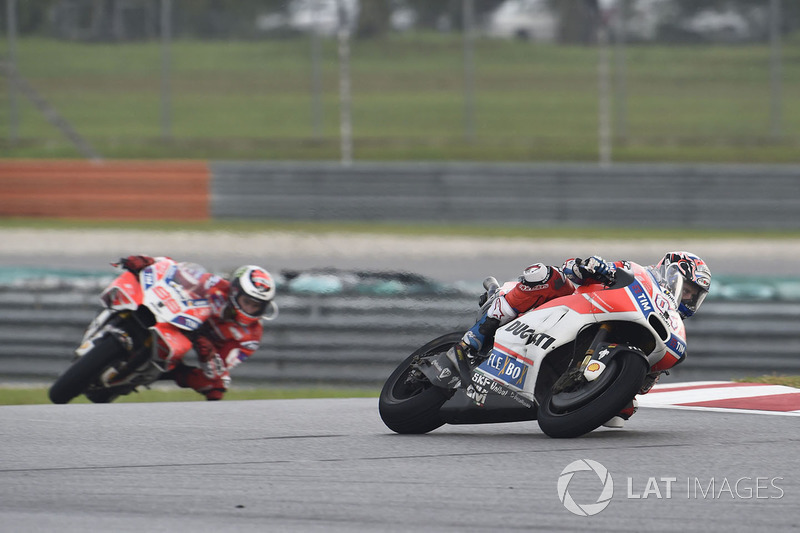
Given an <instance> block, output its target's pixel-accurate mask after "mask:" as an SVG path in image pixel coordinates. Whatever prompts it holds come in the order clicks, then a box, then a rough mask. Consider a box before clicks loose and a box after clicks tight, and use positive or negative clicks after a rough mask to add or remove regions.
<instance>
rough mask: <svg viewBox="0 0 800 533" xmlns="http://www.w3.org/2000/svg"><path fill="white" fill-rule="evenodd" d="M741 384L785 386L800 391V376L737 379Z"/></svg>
mask: <svg viewBox="0 0 800 533" xmlns="http://www.w3.org/2000/svg"><path fill="white" fill-rule="evenodd" d="M734 381H738V382H740V383H765V384H768V385H785V386H787V387H794V388H795V389H800V376H776V375H771V376H760V377H748V378H743V379H735V380H734Z"/></svg>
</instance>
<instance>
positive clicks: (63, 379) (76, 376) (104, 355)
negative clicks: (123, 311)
mask: <svg viewBox="0 0 800 533" xmlns="http://www.w3.org/2000/svg"><path fill="white" fill-rule="evenodd" d="M120 351H122V346H120V344H119V341H117V339H115V338H114V337H112V336H110V335H105V336H103V337H101V338H99V339H97V340H96V341H95V345H94V348H92V349H91V350H89V351H88V352H86V353H85V354H84V355H83V356H82V357H80V358H79V359H78V360H77V361H75V362H74V363H72V365H71V366H70V367H69V368H67V370H65V371H64V373H63V374H61V375H60V376H59V377H58V379H57V380H56V381H55V383H53V385H51V386H50V391H49V392H48V396H49V397H50V401H51V402H53V403H55V404H64V403H69V402H70V401H71V400H72V399H73V398H75V397H77V396H80V395H81V394H83V392H84V391H86V389H88V388H89V386H90V385H91V384H92V383H93V382H94V381H95V380H96V379H97V378H99V377H100V375H101V374H102V373H103V372H105V370H106V369H107V368H108V367H109V366H111V364H112V363H113V362H114V360H115V359H116V358H117V357H118V356H119V353H120Z"/></svg>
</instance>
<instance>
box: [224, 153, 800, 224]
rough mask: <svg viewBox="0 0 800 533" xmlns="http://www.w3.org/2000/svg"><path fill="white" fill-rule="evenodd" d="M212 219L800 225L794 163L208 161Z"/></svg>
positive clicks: (799, 181) (798, 171)
mask: <svg viewBox="0 0 800 533" xmlns="http://www.w3.org/2000/svg"><path fill="white" fill-rule="evenodd" d="M211 169H212V174H213V180H212V190H211V201H212V203H211V214H212V216H213V217H215V218H243V217H244V218H271V219H278V220H316V221H331V220H357V221H399V222H408V223H415V222H434V223H436V222H440V223H476V224H481V223H483V224H493V223H494V224H537V225H542V226H552V225H557V224H560V225H596V224H597V222H598V221H602V223H603V225H623V226H624V225H632V224H635V226H636V227H659V228H661V227H687V228H741V229H748V230H754V229H773V230H774V229H789V228H791V229H798V228H800V217H797V216H796V215H795V213H797V212H800V166H798V165H775V166H773V165H658V164H615V165H610V166H608V167H599V166H597V165H590V164H482V163H356V164H353V165H348V166H343V165H339V164H333V163H299V162H298V163H291V162H285V163H276V162H251V163H247V162H212V163H211Z"/></svg>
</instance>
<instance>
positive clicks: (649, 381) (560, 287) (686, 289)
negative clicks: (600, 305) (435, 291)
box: [448, 251, 711, 427]
mask: <svg viewBox="0 0 800 533" xmlns="http://www.w3.org/2000/svg"><path fill="white" fill-rule="evenodd" d="M624 265H625V262H624V261H617V262H615V263H608V262H606V261H604V260H603V259H602V258H601V257H600V256H596V255H594V256H591V257H589V258H588V259H586V260H582V259H580V258H572V259H567V260H566V261H565V262H564V264H563V265H562V266H561V267H560V268H558V267H554V266H549V265H545V264H544V263H536V264H533V265H531V266H529V267H528V268H526V269H525V270H523V272H522V275H521V276H520V277H519V278H518V280H517V282H516V284H515V285H514V286H513V287H512V288H511V289H510V290H508V291H506V292H505V294H501V295H500V296H498V297H497V298H496V299H495V300H494V301H493V302H492V304H491V306H490V307H489V309H488V310H487V311H486V312H485V313H484V314H483V315H482V316H481V317H480V318H479V319H478V321H477V322H476V323H475V325H474V326H472V327H471V328H470V329H469V330H467V332H466V333H465V334H464V337H463V338H462V339H461V341H460V342H459V343H458V344H456V345H455V346H453V347H452V348H451V349H450V351H449V352H448V357H449V358H450V359H451V360H452V361H453V362H454V364H456V365H457V366H458V361H459V360H461V361H466V360H467V359H472V358H474V357H475V356H476V354H477V353H478V352H480V350H481V349H482V348H483V346H484V344H485V342H486V341H487V340H489V341H490V342H492V339H493V337H494V334H495V332H496V331H497V329H498V328H500V326H503V325H505V324H507V323H509V322H511V321H512V320H513V319H515V318H516V317H517V316H519V315H521V314H523V313H526V312H528V311H530V310H531V309H534V308H536V307H539V306H541V305H542V304H544V303H546V302H549V301H550V300H553V299H555V298H558V297H561V296H568V295H570V294H573V293H574V292H575V290H576V289H577V287H579V286H583V285H589V284H592V283H603V284H608V283H609V282H611V281H613V277H612V274H613V271H614V270H615V269H616V268H619V267H624ZM671 265H672V266H671ZM648 270H649V271H650V272H651V274H652V275H653V277H654V278H655V279H656V281H658V282H661V281H662V280H664V277H665V276H667V275H680V276H682V277H683V283H682V284H681V285H682V290H681V295H680V296H678V295H676V300H678V304H679V307H678V311H679V312H680V315H681V317H682V318H683V319H686V318H688V317H690V316H692V315H693V314H694V313H695V312H696V311H697V309H698V308H699V307H700V305H701V304H702V303H703V300H704V299H705V297H706V295H707V294H708V290H709V288H710V286H711V271H710V270H709V269H708V266H707V265H706V263H705V262H704V261H703V260H702V259H700V257H698V256H697V255H695V254H692V253H690V252H685V251H676V252H668V253H667V254H665V255H664V257H663V258H662V259H661V260H660V261H659V262H658V263H657V264H656V265H653V266H650V267H648ZM673 286H674V285H673ZM659 376H660V374H659V373H654V374H652V375H651V374H648V376H647V378H646V379H645V383H644V384H643V386H642V389H641V390H640V392H639V393H640V394H646V393H647V392H649V390H650V389H651V388H652V386H653V385H654V384H655V383H656V381H657V380H658V378H659ZM635 411H636V403H635V400H634V402H632V404H631V405H629V406H628V407H627V408H625V409H624V410H623V411H622V412H621V413H620V414H619V416H618V417H614V418H613V419H611V420H610V421H608V422H607V423H606V424H605V425H607V426H609V427H622V424H623V423H624V420H627V419H628V418H630V416H631V415H633V413H634V412H635ZM617 418H619V420H615V419H617Z"/></svg>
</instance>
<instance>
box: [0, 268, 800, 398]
mask: <svg viewBox="0 0 800 533" xmlns="http://www.w3.org/2000/svg"><path fill="white" fill-rule="evenodd" d="M317 274H318V273H317ZM337 276H338V277H339V278H343V279H346V280H350V282H349V283H346V282H343V283H338V284H336V283H332V282H331V280H332V279H333V278H335V277H337ZM315 279H316V281H317V282H316V283H314V282H313V281H314V280H315ZM109 280H110V278H81V279H76V280H67V281H65V280H64V279H61V280H58V279H56V278H53V279H50V280H49V281H45V282H41V281H38V282H36V283H35V284H34V283H32V282H30V281H22V282H19V281H17V282H13V283H7V284H5V285H0V338H2V339H3V343H2V344H0V376H2V378H3V380H4V381H6V382H8V381H17V382H19V381H27V382H50V381H52V380H54V379H55V378H56V377H57V376H58V374H59V373H60V372H62V371H63V370H64V369H65V368H66V367H67V366H68V364H69V361H70V359H71V356H72V352H73V350H74V349H75V348H76V346H77V344H78V343H79V342H80V339H81V336H82V334H83V331H84V329H85V328H86V326H87V325H88V324H89V322H90V321H91V320H92V318H93V317H94V316H95V314H96V313H97V311H98V310H99V299H98V294H99V292H100V290H101V288H102V287H104V286H105V284H106V283H107V282H108V281H109ZM353 280H355V281H353ZM282 283H283V284H284V286H283V287H282V288H281V296H280V307H281V313H280V316H279V317H278V318H277V320H275V321H273V322H268V323H266V325H265V335H264V339H263V342H262V346H261V348H260V349H259V351H258V352H257V353H256V354H255V355H254V356H253V357H252V358H251V359H250V360H249V361H248V362H247V363H246V364H243V365H241V366H240V367H238V368H237V369H236V370H234V372H233V380H234V386H235V385H236V384H241V385H244V384H248V385H257V386H270V385H303V386H315V385H326V386H330V385H359V386H370V387H372V386H375V387H377V386H379V385H380V384H381V383H382V382H383V380H385V379H386V377H387V376H388V375H389V374H390V373H391V371H392V370H393V369H394V367H395V366H396V365H397V364H398V363H399V362H400V361H402V360H403V359H404V358H405V357H406V356H407V355H408V354H410V353H411V352H412V351H413V350H415V349H416V348H418V347H419V346H421V345H422V344H424V343H425V342H427V341H429V340H430V339H432V338H434V337H437V336H439V335H442V334H444V333H447V332H450V331H462V330H465V329H466V328H468V327H469V326H471V325H472V323H473V321H474V320H475V318H476V313H477V311H478V305H477V298H476V294H478V292H477V287H478V286H479V284H476V289H475V290H472V289H471V288H469V289H468V290H463V289H459V288H456V287H445V286H439V285H436V284H431V283H429V282H427V281H426V280H425V279H424V278H417V277H414V276H411V277H405V278H400V277H398V276H393V275H390V274H382V275H372V276H369V275H364V274H363V273H362V274H359V273H350V274H348V275H347V276H344V275H342V273H338V274H334V273H330V272H328V273H326V274H325V277H322V276H319V275H316V276H315V275H310V274H309V275H306V276H302V275H300V274H299V273H291V274H289V275H285V276H284V278H283V280H282ZM720 286H721V287H725V284H724V283H722V284H721V285H720ZM728 287H729V292H732V296H734V298H733V299H732V298H730V297H729V296H730V295H729V296H724V295H722V296H721V295H720V294H721V293H722V292H724V291H721V290H720V291H715V292H716V293H717V294H716V296H715V297H709V299H708V300H707V301H706V303H705V304H704V306H703V309H702V311H701V312H700V313H698V315H697V316H696V317H694V318H693V319H691V320H689V321H687V330H688V337H689V356H688V358H687V362H686V363H685V364H682V365H680V367H678V368H676V369H675V370H674V371H673V374H674V376H673V378H674V377H675V376H679V377H681V378H690V379H726V380H727V379H731V378H733V377H745V376H758V375H764V374H773V373H777V374H800V328H798V327H797V324H798V323H800V301H798V300H797V299H794V300H786V299H783V300H781V299H776V298H773V299H770V300H764V299H763V298H762V299H756V298H755V297H754V296H753V295H752V294H750V295H746V294H745V295H743V294H738V295H737V294H736V292H735V291H733V290H732V289H730V287H731V285H728ZM773 296H774V295H773ZM188 362H190V363H192V362H193V361H191V356H190V359H189V360H188Z"/></svg>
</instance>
